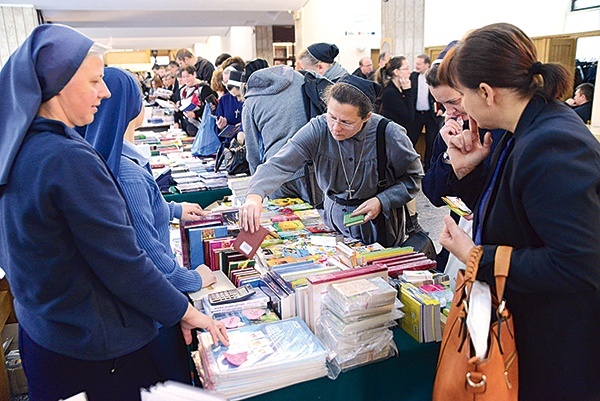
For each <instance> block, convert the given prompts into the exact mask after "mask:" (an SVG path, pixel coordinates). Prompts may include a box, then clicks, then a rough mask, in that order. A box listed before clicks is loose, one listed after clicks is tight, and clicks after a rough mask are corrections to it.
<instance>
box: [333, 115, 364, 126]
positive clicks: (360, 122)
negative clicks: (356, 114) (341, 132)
mask: <svg viewBox="0 0 600 401" xmlns="http://www.w3.org/2000/svg"><path fill="white" fill-rule="evenodd" d="M325 119H326V120H327V123H328V124H331V127H333V126H334V125H335V124H338V125H339V126H340V127H342V128H344V129H353V128H356V126H357V125H359V124H362V123H364V122H365V121H364V120H362V119H361V120H360V121H358V122H355V123H354V124H350V123H345V122H343V121H340V120H337V119H334V118H333V116H332V115H331V114H329V112H327V113H325Z"/></svg>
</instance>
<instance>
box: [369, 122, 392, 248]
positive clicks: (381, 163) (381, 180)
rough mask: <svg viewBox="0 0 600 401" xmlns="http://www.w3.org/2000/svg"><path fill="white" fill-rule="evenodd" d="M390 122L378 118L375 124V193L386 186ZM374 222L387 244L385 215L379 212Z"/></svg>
mask: <svg viewBox="0 0 600 401" xmlns="http://www.w3.org/2000/svg"><path fill="white" fill-rule="evenodd" d="M389 123H390V120H389V119H387V118H382V119H381V120H379V123H378V124H377V137H376V143H377V145H376V146H377V180H378V181H377V193H380V192H381V191H383V190H384V189H386V188H387V187H388V180H387V178H386V173H385V168H386V166H387V161H388V159H387V154H386V153H385V129H386V128H387V125H388V124H389ZM373 223H374V224H375V229H376V230H377V233H378V234H382V235H384V236H385V237H386V238H382V240H383V241H381V240H380V242H384V243H385V244H389V243H390V242H389V241H388V240H389V238H387V236H388V235H387V233H386V229H385V217H384V216H383V214H382V213H380V214H379V216H377V217H376V218H375V220H374V221H373Z"/></svg>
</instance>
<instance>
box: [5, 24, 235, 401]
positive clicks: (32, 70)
mask: <svg viewBox="0 0 600 401" xmlns="http://www.w3.org/2000/svg"><path fill="white" fill-rule="evenodd" d="M102 52H103V51H98V46H97V45H95V44H94V43H93V41H92V40H91V39H89V38H87V37H86V36H84V35H82V34H81V33H79V32H77V31H75V30H73V29H71V28H69V27H66V26H62V25H41V26H38V27H37V28H35V29H34V30H33V31H32V33H31V35H30V36H29V37H28V38H27V39H26V40H25V42H24V43H23V44H22V45H21V46H20V47H19V48H18V49H17V50H16V51H15V53H14V54H13V55H12V56H11V57H10V58H9V60H8V61H7V63H6V65H5V66H4V67H3V69H2V71H0V86H1V87H2V88H3V91H4V93H5V94H6V95H5V97H4V98H3V100H2V107H0V215H2V219H0V266H1V267H2V268H3V269H4V270H5V271H6V273H7V278H8V281H9V283H10V286H11V290H12V293H13V295H14V308H15V313H16V315H17V318H18V320H19V329H20V333H19V335H20V341H19V342H20V350H21V358H22V361H23V366H24V369H25V374H26V375H27V379H28V384H29V396H30V399H31V400H34V401H35V400H57V399H59V398H67V397H70V396H73V395H75V394H77V393H80V392H84V391H85V392H86V393H87V396H88V399H90V400H108V399H119V400H137V399H139V397H140V396H139V388H140V387H145V386H148V385H151V384H152V383H154V382H156V381H157V380H158V379H159V375H158V370H157V368H156V363H155V361H154V359H153V357H152V353H151V350H150V349H149V348H150V347H149V346H148V345H149V344H150V343H151V342H152V341H153V340H154V338H155V337H156V335H157V327H156V322H157V321H158V322H160V323H161V324H162V325H164V326H174V325H176V324H177V323H178V322H179V321H181V325H182V327H183V329H185V331H184V335H185V338H186V340H187V341H190V340H191V335H190V333H189V330H190V329H191V328H193V327H201V328H206V329H207V330H209V331H210V332H211V334H212V335H213V339H214V340H215V342H217V341H218V340H221V341H223V342H225V343H227V337H226V333H225V331H224V329H221V328H220V327H218V326H217V325H215V323H214V321H212V319H210V318H208V317H206V316H205V315H202V314H200V313H199V312H198V311H196V310H194V308H192V307H190V305H189V303H188V301H187V299H186V297H185V296H184V295H183V294H181V292H179V291H177V290H176V289H175V288H174V287H173V286H172V285H170V284H169V282H168V281H167V280H166V279H165V277H164V275H162V274H161V273H160V272H159V271H158V270H157V269H156V268H155V266H154V264H153V263H152V261H151V260H150V259H149V258H148V257H147V256H146V254H145V253H144V252H143V251H141V250H140V249H139V247H138V246H137V242H136V236H135V231H134V229H133V227H132V225H131V223H130V218H129V214H128V212H127V207H126V204H125V201H124V199H123V197H122V196H121V194H120V192H119V189H118V187H117V185H116V183H115V181H114V179H113V177H112V175H111V173H110V170H109V169H108V168H107V165H106V163H105V162H104V161H103V159H102V158H101V157H100V156H99V155H98V153H97V152H96V151H95V150H94V149H93V148H92V147H91V146H90V145H89V144H88V143H87V142H86V141H85V140H84V139H83V138H82V137H81V136H80V135H79V134H78V133H77V132H76V131H75V130H74V129H73V128H74V127H75V126H76V125H86V124H89V123H91V122H92V121H93V119H94V114H95V112H96V110H97V107H98V106H99V105H100V103H101V101H102V99H106V98H108V97H109V96H110V93H109V91H108V89H107V88H106V85H105V84H104V82H103V80H102V75H103V70H104V69H103V67H104V65H103V59H102V56H101V54H102Z"/></svg>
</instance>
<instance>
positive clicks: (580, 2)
mask: <svg viewBox="0 0 600 401" xmlns="http://www.w3.org/2000/svg"><path fill="white" fill-rule="evenodd" d="M592 8H600V0H572V1H571V11H580V10H589V9H592Z"/></svg>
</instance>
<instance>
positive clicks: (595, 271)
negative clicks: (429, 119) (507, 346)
mask: <svg viewBox="0 0 600 401" xmlns="http://www.w3.org/2000/svg"><path fill="white" fill-rule="evenodd" d="M509 136H510V134H507V135H506V136H505V137H504V138H503V139H502V141H501V142H500V143H499V144H498V147H497V149H496V151H495V152H494V156H493V157H492V162H491V164H490V170H491V169H493V168H494V166H496V161H497V159H498V156H499V154H500V152H501V151H502V148H503V147H504V144H505V143H506V141H507V139H508V137H509ZM486 170H487V169H486V168H485V167H483V166H480V167H479V168H478V169H477V170H475V171H473V172H471V173H470V174H469V175H468V176H466V177H464V178H463V179H462V180H460V181H457V182H455V183H454V185H453V187H454V188H456V189H457V192H458V193H459V195H460V196H461V197H462V199H463V200H465V201H466V202H467V204H468V205H469V206H470V207H471V208H472V209H473V210H477V209H478V198H479V196H480V194H481V192H482V190H483V189H484V188H486V187H487V185H488V184H487V181H489V177H490V175H491V174H488V172H487V171H486ZM486 177H487V179H486ZM454 178H456V177H454ZM479 219H480V216H479V213H478V212H476V215H475V221H474V225H473V227H474V231H475V227H477V224H478V222H479ZM599 241H600V143H599V142H598V140H596V139H595V138H594V137H593V135H592V134H591V133H590V132H589V130H588V128H587V127H585V126H584V124H583V123H582V121H581V120H580V119H579V118H578V117H577V116H576V115H575V113H573V112H572V111H571V110H569V108H568V106H566V105H564V104H562V103H560V102H549V103H546V102H545V101H544V100H543V99H542V98H540V97H535V98H534V99H533V100H532V101H531V102H530V103H529V104H528V106H527V107H526V109H525V111H524V112H523V115H522V116H521V119H520V121H519V123H518V126H517V129H516V132H515V133H514V146H513V147H512V150H511V151H510V152H509V153H508V156H507V158H506V162H505V164H504V168H503V171H502V173H501V174H500V176H499V179H498V181H497V183H496V185H495V188H494V190H493V192H492V196H491V201H490V207H488V208H487V214H486V218H485V221H484V223H483V235H482V243H483V248H484V256H483V258H482V261H481V262H480V270H479V274H478V278H479V279H482V280H484V281H487V282H488V283H491V282H492V277H491V276H492V270H493V258H494V255H495V251H496V247H497V245H509V246H512V247H514V252H513V254H512V258H511V268H510V273H509V277H508V281H507V290H506V294H505V297H506V301H507V306H508V308H510V310H511V311H512V312H513V314H514V318H515V331H516V338H517V348H518V351H519V369H520V383H519V386H520V387H519V394H520V398H519V399H520V400H521V401H529V400H535V401H538V400H544V401H549V400H561V401H565V400H577V401H579V400H586V401H590V400H600V381H599V380H598V372H600V242H599Z"/></svg>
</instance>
